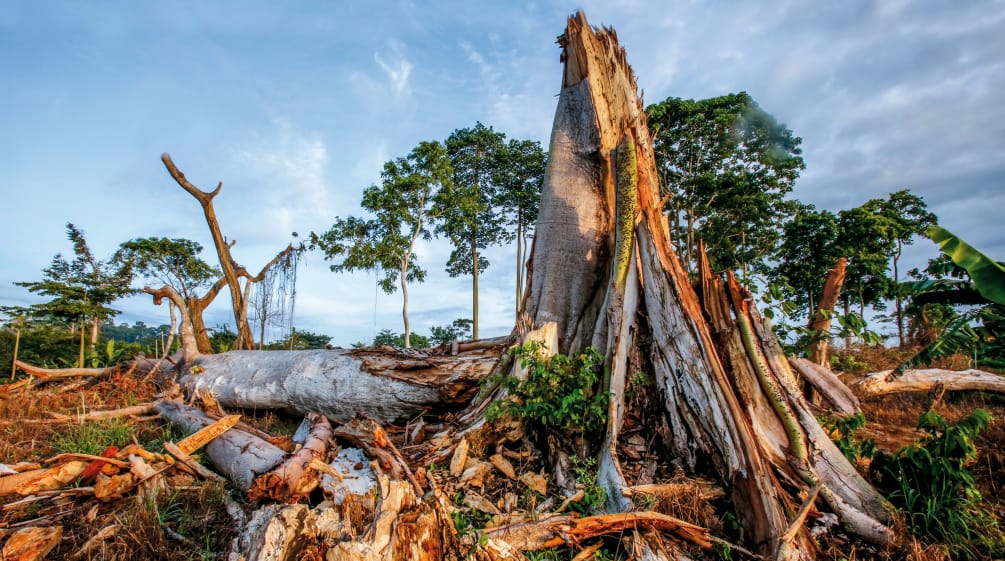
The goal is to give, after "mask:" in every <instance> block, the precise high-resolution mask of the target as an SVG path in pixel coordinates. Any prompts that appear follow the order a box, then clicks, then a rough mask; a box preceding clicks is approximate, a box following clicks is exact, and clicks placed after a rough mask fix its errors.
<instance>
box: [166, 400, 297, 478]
mask: <svg viewBox="0 0 1005 561" xmlns="http://www.w3.org/2000/svg"><path fill="white" fill-rule="evenodd" d="M155 409H156V411H157V413H159V414H160V415H161V416H162V417H164V418H165V419H167V420H169V421H171V424H173V425H176V426H178V427H180V428H181V429H182V430H183V431H185V432H187V433H193V432H196V431H197V430H199V429H201V428H203V427H207V426H209V425H211V424H213V423H214V420H213V419H211V418H209V417H208V416H207V415H206V414H205V413H203V412H202V411H200V410H198V409H195V408H194V407H188V406H185V405H182V404H181V403H178V402H177V401H161V402H159V403H157V405H156V406H155ZM206 455H207V456H208V457H209V459H210V461H211V462H212V463H213V465H214V466H216V469H217V470H219V471H220V473H222V474H223V475H225V476H226V477H227V479H229V480H230V481H231V482H233V483H234V484H235V485H237V487H238V488H239V489H241V490H243V491H247V490H248V489H250V488H251V486H252V484H254V482H255V479H257V478H258V477H259V476H260V475H262V474H265V473H268V472H269V470H271V469H272V468H274V467H276V466H277V465H279V463H280V462H282V461H283V460H284V459H285V458H286V452H283V450H282V449H281V448H278V447H276V446H273V445H272V444H270V443H268V442H266V441H264V440H262V439H261V438H258V437H257V436H254V435H251V434H248V433H246V432H242V431H239V430H236V429H231V430H228V431H227V432H225V433H223V434H222V435H220V436H218V437H216V438H214V439H213V440H212V441H211V442H210V443H209V444H207V445H206Z"/></svg>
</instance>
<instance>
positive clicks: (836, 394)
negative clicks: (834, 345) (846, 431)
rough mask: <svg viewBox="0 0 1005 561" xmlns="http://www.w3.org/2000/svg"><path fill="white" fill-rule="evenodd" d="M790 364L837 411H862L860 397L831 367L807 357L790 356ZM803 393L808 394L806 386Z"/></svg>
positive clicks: (846, 412) (839, 412)
mask: <svg viewBox="0 0 1005 561" xmlns="http://www.w3.org/2000/svg"><path fill="white" fill-rule="evenodd" d="M789 364H791V365H792V367H793V368H795V369H796V371H797V372H799V375H800V376H801V377H802V379H803V380H804V381H805V382H806V383H808V384H810V385H811V386H813V390H814V391H815V392H816V393H817V394H818V395H820V397H821V398H823V400H824V401H825V402H826V404H827V405H828V406H829V407H831V408H832V409H834V412H835V413H837V414H839V415H854V414H856V413H858V412H859V411H861V406H860V405H859V402H858V398H857V397H855V394H853V393H852V392H851V390H850V389H848V386H846V385H845V384H844V382H842V381H841V379H840V378H838V377H837V375H836V374H834V373H833V372H831V370H830V368H827V367H826V366H820V365H819V364H816V363H815V362H812V361H810V360H809V359H805V358H790V359H789ZM803 393H804V394H806V391H805V388H803ZM807 395H808V394H807Z"/></svg>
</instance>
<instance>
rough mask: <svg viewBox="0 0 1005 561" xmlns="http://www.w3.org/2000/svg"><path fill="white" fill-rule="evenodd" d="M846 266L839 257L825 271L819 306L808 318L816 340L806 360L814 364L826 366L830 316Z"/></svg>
mask: <svg viewBox="0 0 1005 561" xmlns="http://www.w3.org/2000/svg"><path fill="white" fill-rule="evenodd" d="M847 265H848V259H847V258H845V257H841V258H840V259H838V260H837V263H836V264H835V265H834V268H833V269H831V270H829V271H827V280H826V281H824V291H823V294H822V295H821V296H820V304H819V305H818V306H817V309H816V312H814V314H813V316H812V317H811V318H810V322H809V325H808V327H809V328H810V330H811V332H812V333H813V334H814V335H815V337H816V339H815V340H814V341H813V342H811V343H810V348H809V349H808V350H807V358H809V359H810V360H811V361H813V362H815V363H816V364H820V365H826V364H827V347H828V341H829V338H830V336H829V333H830V329H831V316H832V314H833V312H834V306H835V305H837V301H838V297H839V296H840V295H841V286H842V285H844V275H845V268H846V267H847Z"/></svg>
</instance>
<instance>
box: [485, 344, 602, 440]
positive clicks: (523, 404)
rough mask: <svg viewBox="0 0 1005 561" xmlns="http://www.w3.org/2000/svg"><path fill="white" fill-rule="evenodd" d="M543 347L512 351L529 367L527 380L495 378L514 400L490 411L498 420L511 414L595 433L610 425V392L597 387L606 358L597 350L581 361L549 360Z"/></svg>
mask: <svg viewBox="0 0 1005 561" xmlns="http://www.w3.org/2000/svg"><path fill="white" fill-rule="evenodd" d="M541 347H542V344H541V343H540V342H537V341H532V342H530V343H527V344H526V345H521V346H519V347H515V348H514V349H513V350H512V351H510V352H511V353H512V354H513V356H514V357H516V358H518V359H519V360H520V366H521V367H522V368H526V369H527V378H526V379H525V380H522V381H521V380H518V379H516V378H513V377H510V376H504V377H502V378H501V379H500V377H492V379H490V380H486V381H487V382H489V383H495V382H501V383H502V384H503V385H504V386H505V387H506V388H507V389H508V390H509V392H510V398H508V399H505V400H502V401H497V402H494V403H492V404H490V405H489V408H488V410H487V411H486V413H485V416H486V418H487V419H488V420H489V421H493V420H495V419H497V418H499V417H500V416H502V415H503V414H505V413H508V414H511V415H514V416H516V417H519V418H521V419H525V420H530V421H536V422H539V423H541V425H542V426H544V428H546V429H554V430H558V431H563V432H577V433H582V434H590V433H593V432H595V431H597V430H599V429H600V428H602V427H603V426H604V424H605V423H606V422H607V398H608V394H607V392H598V391H596V390H595V389H594V388H595V386H596V385H597V382H598V381H599V380H600V373H601V369H602V368H603V364H604V358H603V356H601V354H600V353H599V352H597V350H596V349H594V348H593V347H588V348H587V349H586V350H585V351H584V352H583V353H582V354H580V355H579V356H577V357H574V358H573V357H568V356H565V355H563V354H555V355H553V356H551V357H545V356H544V355H543V353H542V352H541Z"/></svg>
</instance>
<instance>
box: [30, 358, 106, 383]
mask: <svg viewBox="0 0 1005 561" xmlns="http://www.w3.org/2000/svg"><path fill="white" fill-rule="evenodd" d="M14 366H16V367H17V368H19V369H21V370H23V371H24V373H25V374H28V375H30V376H34V377H36V378H38V379H40V380H57V379H60V378H95V377H101V376H108V375H110V374H114V373H115V372H117V371H118V370H119V366H118V365H116V366H109V367H107V368H42V367H40V366H33V365H31V364H28V363H27V362H24V361H21V360H15V361H14Z"/></svg>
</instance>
